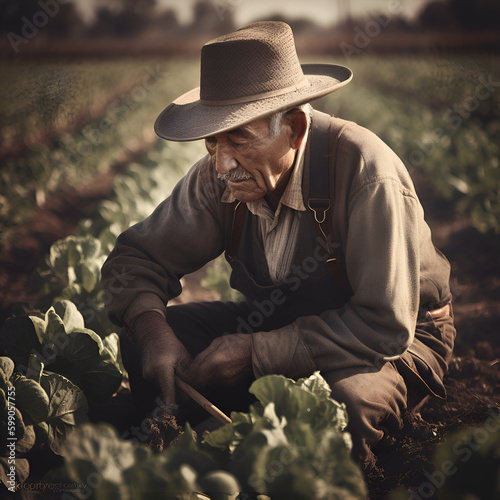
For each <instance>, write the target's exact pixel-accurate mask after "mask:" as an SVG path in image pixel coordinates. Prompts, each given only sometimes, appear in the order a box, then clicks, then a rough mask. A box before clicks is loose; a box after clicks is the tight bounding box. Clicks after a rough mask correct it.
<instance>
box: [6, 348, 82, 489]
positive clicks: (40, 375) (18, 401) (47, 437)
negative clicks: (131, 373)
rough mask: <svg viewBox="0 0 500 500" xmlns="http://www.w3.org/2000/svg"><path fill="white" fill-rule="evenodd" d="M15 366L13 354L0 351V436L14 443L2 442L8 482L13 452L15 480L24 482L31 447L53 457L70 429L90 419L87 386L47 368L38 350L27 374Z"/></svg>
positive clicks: (48, 458)
mask: <svg viewBox="0 0 500 500" xmlns="http://www.w3.org/2000/svg"><path fill="white" fill-rule="evenodd" d="M14 370H15V367H14V362H13V361H12V360H11V359H10V358H8V357H0V414H1V415H0V416H1V418H0V440H1V441H2V442H3V443H7V444H10V445H11V447H12V449H11V448H9V446H6V447H5V449H4V448H2V454H1V456H0V480H1V481H2V482H3V483H4V484H8V477H7V473H8V472H9V470H10V466H11V464H12V459H13V458H14V460H15V473H16V480H17V482H20V483H22V482H24V481H25V480H26V479H27V477H28V475H29V471H30V467H29V458H30V455H32V454H33V452H35V451H37V452H38V453H42V456H44V457H45V459H47V462H48V463H50V462H52V461H53V457H54V455H60V454H61V447H62V443H63V442H64V439H65V437H66V435H67V433H68V432H69V431H70V430H71V429H73V428H74V427H75V426H76V425H79V424H82V423H85V422H87V420H88V418H87V413H88V405H87V399H86V398H85V395H84V394H83V392H82V391H81V390H80V389H79V388H78V387H77V386H76V385H75V384H73V383H72V382H71V381H70V380H68V379H67V378H66V377H63V376H62V375H59V374H57V373H52V372H48V371H45V370H44V366H43V363H40V362H39V360H38V359H37V358H36V356H34V355H31V356H30V359H29V362H28V367H27V372H26V375H23V374H21V373H19V372H15V371H14ZM38 456H39V457H40V455H38Z"/></svg>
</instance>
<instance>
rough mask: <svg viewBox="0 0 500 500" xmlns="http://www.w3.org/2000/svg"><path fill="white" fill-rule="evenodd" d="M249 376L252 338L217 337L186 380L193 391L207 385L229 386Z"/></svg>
mask: <svg viewBox="0 0 500 500" xmlns="http://www.w3.org/2000/svg"><path fill="white" fill-rule="evenodd" d="M251 372H252V336H251V335H246V334H234V335H224V336H223V337H218V338H216V339H215V340H214V341H212V343H211V344H210V345H209V346H208V347H207V348H206V349H205V350H204V351H202V352H200V354H198V356H196V358H194V360H193V362H192V363H191V366H190V369H189V375H188V377H186V380H189V381H190V382H191V383H192V384H193V385H194V386H196V387H203V386H205V385H209V384H223V385H231V384H233V383H236V382H238V381H239V380H240V379H242V378H243V377H245V376H246V375H248V374H249V373H251Z"/></svg>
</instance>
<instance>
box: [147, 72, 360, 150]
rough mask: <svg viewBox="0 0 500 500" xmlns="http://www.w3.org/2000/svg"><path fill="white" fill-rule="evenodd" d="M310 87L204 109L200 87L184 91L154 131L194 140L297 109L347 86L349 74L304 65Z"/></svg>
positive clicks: (164, 137) (167, 135) (173, 137)
mask: <svg viewBox="0 0 500 500" xmlns="http://www.w3.org/2000/svg"><path fill="white" fill-rule="evenodd" d="M302 70H303V72H304V74H305V75H306V77H307V79H308V81H309V85H307V86H305V87H302V88H300V89H298V90H293V91H291V92H288V93H286V94H282V95H279V96H274V97H268V98H263V99H259V100H256V101H251V102H248V103H243V104H228V105H217V106H207V105H206V104H202V103H201V102H200V88H199V87H197V88H195V89H193V90H191V91H189V92H186V93H185V94H183V95H182V96H180V97H179V98H177V99H176V100H175V101H174V102H173V103H172V104H170V105H169V106H167V107H166V108H165V109H164V110H163V111H162V112H161V113H160V115H159V116H158V118H157V119H156V122H155V127H154V129H155V132H156V133H157V134H158V136H160V137H162V138H163V139H167V140H169V141H178V142H183V141H196V140H198V139H203V138H205V137H209V136H211V135H216V134H219V133H221V132H226V131H228V130H232V129H234V128H237V127H240V126H242V125H245V124H247V123H249V122H251V121H253V120H255V119H257V118H261V117H263V116H266V115H269V114H272V113H275V112H277V111H281V110H283V109H288V108H291V107H293V106H299V105H300V104H304V103H306V102H309V101H312V100H313V99H318V98H320V97H323V96H325V95H327V94H330V93H331V92H335V91H336V90H338V89H340V88H342V87H344V86H345V85H347V84H348V83H349V82H350V81H351V79H352V71H351V70H350V69H349V68H347V67H345V66H339V65H334V64H303V65H302Z"/></svg>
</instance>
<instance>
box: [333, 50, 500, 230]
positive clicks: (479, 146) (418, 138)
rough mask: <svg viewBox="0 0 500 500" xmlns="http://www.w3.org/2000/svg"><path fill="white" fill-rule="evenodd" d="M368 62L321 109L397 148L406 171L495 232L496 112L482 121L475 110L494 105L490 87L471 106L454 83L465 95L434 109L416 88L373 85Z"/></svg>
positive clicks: (498, 186)
mask: <svg viewBox="0 0 500 500" xmlns="http://www.w3.org/2000/svg"><path fill="white" fill-rule="evenodd" d="M376 61H378V59H377V60H376ZM374 63H375V61H367V62H366V66H365V67H364V68H363V70H362V71H360V73H361V77H360V78H358V79H357V80H354V81H353V83H352V84H351V85H350V86H347V87H346V88H345V89H343V90H342V91H341V92H342V95H340V93H339V94H338V95H337V94H333V95H332V96H331V97H329V98H328V99H327V100H326V101H325V102H324V107H325V109H326V110H327V111H329V112H331V113H334V114H336V115H337V116H340V117H343V118H346V119H349V120H353V121H356V122H357V123H359V124H360V125H363V126H365V127H367V128H368V129H370V130H372V131H373V132H375V133H376V134H377V135H379V136H380V137H381V138H382V139H383V140H384V141H385V142H387V143H388V144H389V146H390V147H391V148H392V149H394V150H395V151H396V152H397V153H398V155H399V156H400V157H401V158H402V159H403V161H404V163H405V164H406V166H407V168H408V170H409V171H410V173H411V172H412V171H414V170H421V171H422V172H423V173H424V174H425V175H426V176H427V177H428V178H429V179H430V180H431V181H432V182H433V183H434V184H435V185H436V186H437V187H438V189H439V190H440V191H441V192H442V193H443V194H444V195H445V196H446V197H447V198H448V199H450V200H452V201H453V202H454V203H455V204H456V205H457V207H458V208H459V209H460V210H462V211H463V212H464V213H466V214H468V215H470V216H471V217H472V219H473V222H474V224H475V225H476V226H477V227H478V228H479V229H480V230H482V231H485V232H486V231H492V232H495V233H500V173H499V172H500V171H499V168H498V167H499V157H500V155H499V153H500V151H499V144H500V117H498V116H497V115H495V116H497V117H496V118H495V119H487V120H485V119H483V118H484V116H486V115H485V114H483V115H482V116H480V115H481V113H479V111H478V110H479V105H480V104H482V105H484V110H485V109H486V108H488V109H489V108H491V109H494V110H497V108H498V102H499V99H500V97H499V96H498V95H497V94H495V93H493V92H492V93H491V94H490V95H489V96H488V97H486V98H485V99H484V100H483V101H481V102H480V100H479V98H477V99H476V101H477V103H478V107H477V109H475V106H472V103H474V102H476V101H472V100H471V99H468V98H467V96H468V95H469V96H470V94H468V91H467V90H466V89H465V87H461V86H460V85H459V84H458V83H457V82H454V86H455V87H454V88H455V89H456V90H457V92H458V90H460V95H461V96H464V95H465V97H461V100H460V101H459V103H458V104H457V106H458V107H455V106H454V105H451V104H450V105H449V106H448V108H446V109H444V111H437V110H436V109H435V108H432V107H429V106H425V105H423V104H422V102H421V100H420V99H419V94H418V92H417V91H415V92H416V94H415V98H411V97H409V95H410V94H411V93H410V92H406V93H405V97H404V98H403V97H402V95H401V93H398V92H397V91H394V92H392V91H389V88H388V87H384V86H380V85H378V86H377V85H374V84H373V81H372V80H375V81H376V79H377V77H374V78H369V76H368V75H367V73H366V72H367V71H368V69H369V68H370V67H372V69H373V64H374ZM392 64H394V65H395V66H397V65H398V64H399V62H397V61H396V62H394V61H390V62H387V61H386V62H385V63H383V62H382V63H381V66H382V67H383V68H391V65H392ZM432 64H433V63H432V62H431V63H427V65H428V66H429V67H431V66H432ZM367 68H368V69H367ZM429 71H430V70H429ZM450 71H451V70H450ZM355 72H356V68H355ZM355 74H356V73H355ZM406 78H408V79H410V80H411V78H410V77H409V76H408V74H407V76H406ZM430 81H432V79H431V80H430ZM439 81H440V80H436V81H434V87H430V84H429V90H428V92H429V93H431V94H432V88H439V87H440V84H439ZM398 85H399V86H402V87H405V88H406V85H407V82H406V81H405V82H402V81H401V80H398ZM408 88H411V84H408ZM481 95H485V94H481ZM472 96H474V94H472ZM471 106H472V107H471ZM484 110H483V111H484ZM484 112H485V113H486V111H484ZM488 113H489V111H488ZM489 116H490V115H489Z"/></svg>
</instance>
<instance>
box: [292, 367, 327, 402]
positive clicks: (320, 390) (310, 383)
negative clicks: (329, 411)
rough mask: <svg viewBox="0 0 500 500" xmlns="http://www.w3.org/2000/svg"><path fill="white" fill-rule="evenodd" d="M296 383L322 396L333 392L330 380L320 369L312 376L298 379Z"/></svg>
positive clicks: (325, 396) (324, 396)
mask: <svg viewBox="0 0 500 500" xmlns="http://www.w3.org/2000/svg"><path fill="white" fill-rule="evenodd" d="M296 385H297V386H298V387H300V388H301V389H304V390H306V391H308V392H310V393H312V394H314V395H316V396H318V397H320V398H327V397H329V396H330V394H331V392H332V390H331V389H330V386H329V385H328V382H327V381H326V380H325V379H324V378H323V377H322V376H321V375H320V372H318V371H317V372H314V373H313V374H312V375H311V376H310V377H305V378H301V379H299V380H297V382H296Z"/></svg>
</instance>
